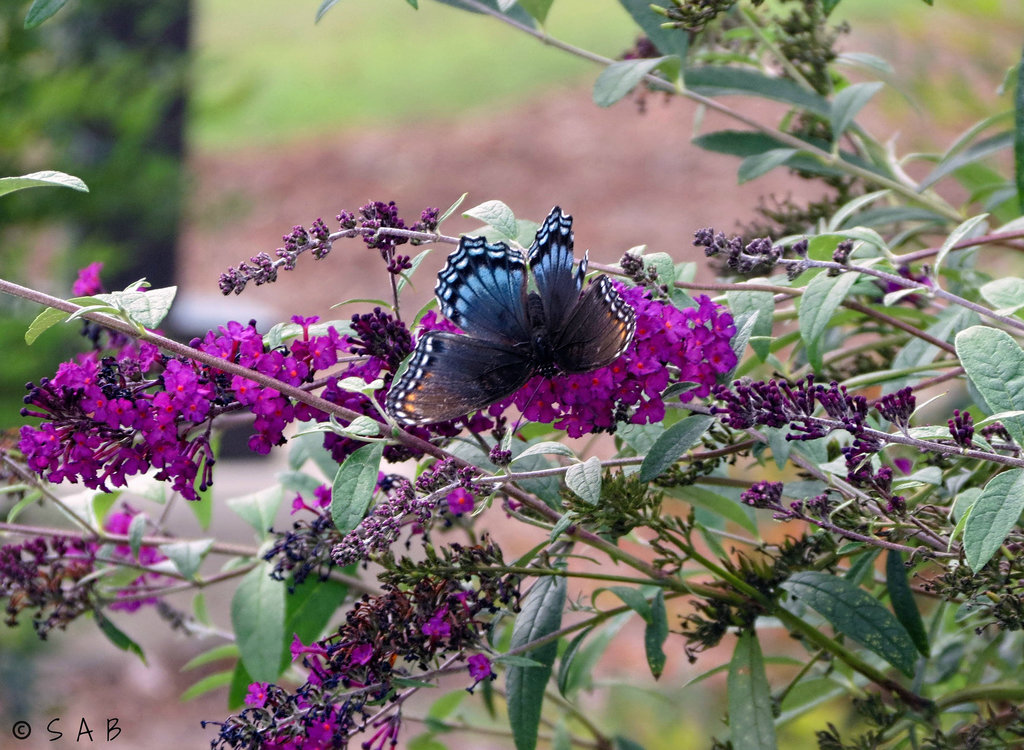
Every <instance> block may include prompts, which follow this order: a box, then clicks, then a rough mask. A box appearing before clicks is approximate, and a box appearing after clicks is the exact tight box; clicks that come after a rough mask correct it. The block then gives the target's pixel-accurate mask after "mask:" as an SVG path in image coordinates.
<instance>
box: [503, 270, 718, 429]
mask: <svg viewBox="0 0 1024 750" xmlns="http://www.w3.org/2000/svg"><path fill="white" fill-rule="evenodd" d="M616 288H617V289H618V291H619V294H621V295H622V296H623V298H624V299H625V300H626V302H628V303H629V304H630V305H631V306H632V307H633V309H634V310H635V311H636V332H635V333H634V334H633V340H632V342H631V343H630V345H629V347H628V348H627V349H626V351H625V352H624V353H623V354H622V356H621V357H619V358H618V359H617V360H615V362H613V363H612V364H610V365H608V366H607V367H602V368H601V369H598V370H594V371H593V372H588V373H583V374H580V375H558V376H555V377H553V378H544V377H543V376H537V377H535V378H532V379H531V380H530V382H528V383H527V384H526V385H525V386H523V388H522V389H520V390H519V391H517V392H516V393H515V394H513V395H512V396H510V397H509V398H508V399H505V400H503V401H499V402H498V403H496V404H493V405H492V406H490V407H488V409H487V413H488V414H490V415H492V416H497V415H499V414H501V413H502V412H503V411H504V410H505V409H506V408H507V407H508V406H509V405H510V404H514V405H515V406H516V407H518V408H519V409H520V410H521V411H522V413H523V415H524V416H525V417H526V418H527V419H529V420H531V421H534V422H542V423H545V424H551V423H554V426H555V427H557V428H558V429H561V430H565V431H566V432H567V433H568V434H569V436H570V437H580V436H581V435H585V434H587V433H592V432H602V431H611V430H613V429H614V426H615V424H616V422H619V421H629V422H631V423H633V424H647V423H651V422H660V421H661V420H663V419H664V418H665V401H664V399H663V397H662V393H663V392H664V391H665V389H666V388H667V387H669V386H670V385H672V384H674V383H692V384H693V387H690V388H687V390H685V391H683V392H682V393H681V394H680V396H679V399H680V400H681V401H683V402H686V401H690V400H691V399H694V398H703V397H705V396H707V395H708V394H709V393H710V392H711V389H712V387H713V386H714V385H715V382H716V380H717V378H718V376H719V375H721V374H723V373H726V372H729V371H730V370H732V368H733V367H735V366H736V355H735V353H734V352H733V350H732V347H731V346H730V341H731V340H732V337H733V335H735V333H736V326H735V325H734V323H733V319H732V315H730V314H729V313H728V311H726V310H725V309H724V308H723V307H721V306H719V305H716V304H715V303H714V302H712V301H711V300H710V299H709V298H707V297H705V296H700V297H698V298H697V300H696V302H697V306H696V307H687V308H684V309H682V310H681V309H679V308H677V307H675V306H673V305H671V304H669V303H667V302H663V301H661V300H657V299H651V298H649V297H648V296H647V294H646V293H645V291H644V290H643V289H642V288H641V287H626V286H623V285H621V284H616Z"/></svg>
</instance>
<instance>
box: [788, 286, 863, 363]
mask: <svg viewBox="0 0 1024 750" xmlns="http://www.w3.org/2000/svg"><path fill="white" fill-rule="evenodd" d="M858 278H860V274H859V273H857V272H855V271H853V272H850V271H848V272H846V273H841V274H839V275H838V276H829V275H828V274H826V273H819V274H818V275H817V276H815V277H814V278H813V279H811V283H810V284H808V285H807V290H806V291H805V292H804V295H803V297H801V299H800V312H799V320H800V337H801V338H802V339H803V340H804V344H805V345H806V346H807V353H808V357H809V358H810V360H811V364H812V366H813V367H814V368H815V369H821V352H820V351H819V348H818V345H819V343H820V341H821V337H822V335H823V334H824V333H825V330H826V329H827V328H828V322H829V320H831V319H832V315H833V314H834V313H835V311H836V310H838V309H839V306H840V305H841V304H842V303H843V300H844V299H846V295H847V294H848V293H849V291H850V288H851V287H852V286H853V284H854V282H856V281H857V279H858Z"/></svg>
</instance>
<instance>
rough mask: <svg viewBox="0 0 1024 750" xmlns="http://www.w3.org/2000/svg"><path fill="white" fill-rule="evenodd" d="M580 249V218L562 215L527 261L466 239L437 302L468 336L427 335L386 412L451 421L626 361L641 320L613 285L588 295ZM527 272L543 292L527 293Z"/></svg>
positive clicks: (540, 235) (500, 246)
mask: <svg viewBox="0 0 1024 750" xmlns="http://www.w3.org/2000/svg"><path fill="white" fill-rule="evenodd" d="M572 244H573V236H572V217H571V216H566V215H564V214H563V213H562V209H560V208H559V207H558V206H555V207H554V208H553V209H551V213H550V214H548V217H547V219H545V220H544V224H543V225H542V226H541V228H540V229H539V230H538V231H537V236H536V238H535V239H534V241H533V245H531V246H530V249H529V251H528V253H527V256H526V258H524V257H523V254H522V253H521V252H519V251H518V250H513V249H512V248H510V247H509V246H508V245H506V244H505V243H504V242H496V243H493V244H492V243H488V242H487V241H486V240H485V239H484V238H483V237H463V238H462V239H461V240H460V241H459V247H458V249H457V250H455V251H454V252H453V253H452V254H451V255H449V256H448V263H447V264H446V265H445V267H444V269H443V270H442V271H441V273H440V274H438V277H437V285H436V286H435V287H434V293H435V294H436V295H437V300H438V303H439V304H440V307H441V312H442V313H444V315H445V316H446V317H447V318H448V319H449V320H450V321H451V322H452V323H454V324H455V325H457V326H458V327H459V328H461V329H462V330H463V331H465V335H462V334H456V333H450V332H447V331H428V332H426V333H424V334H423V335H422V336H420V339H419V341H418V343H417V344H416V348H415V350H413V353H412V355H411V357H410V358H409V365H408V368H407V369H406V370H405V372H404V374H402V376H401V377H399V378H398V380H397V381H396V382H395V383H394V384H392V386H391V390H390V391H389V392H388V395H387V400H386V404H385V406H386V408H387V411H388V413H389V414H391V415H392V416H393V417H394V418H395V419H396V420H398V421H399V422H400V423H402V424H428V423H431V422H443V421H445V420H448V419H455V418H456V417H461V416H463V415H465V414H468V413H470V412H472V411H476V410H477V409H482V408H483V407H485V406H488V405H489V404H492V403H494V402H495V401H500V400H501V399H503V398H505V397H506V396H508V395H510V394H512V393H515V392H516V391H517V390H519V389H520V388H522V387H523V385H525V384H526V381H528V380H529V379H530V378H531V377H533V376H534V375H544V376H545V377H550V376H552V375H555V374H556V373H559V372H562V373H581V372H590V371H591V370H596V369H598V368H599V367H604V366H606V365H609V364H611V363H612V362H613V361H614V360H615V359H616V358H618V356H619V355H620V354H622V352H623V351H625V349H626V347H627V346H629V342H630V341H631V340H632V338H633V331H634V329H635V328H636V313H635V312H634V311H633V308H632V307H630V306H629V305H628V304H627V303H626V301H625V300H623V299H622V297H621V296H620V295H619V293H618V291H616V289H615V287H614V286H613V285H612V282H611V280H610V279H609V278H608V277H607V276H604V275H601V276H598V277H597V278H596V279H594V280H593V281H592V282H591V284H590V286H589V287H587V291H586V292H585V293H582V290H583V277H584V275H585V274H586V272H587V257H586V256H584V258H583V261H582V262H581V263H580V264H579V266H578V267H577V268H576V272H575V273H573V270H572V266H573V260H574V259H573V252H572ZM527 265H529V270H530V271H531V272H532V274H533V278H534V281H535V283H536V291H529V290H528V289H527V284H528V282H527ZM581 293H582V294H581Z"/></svg>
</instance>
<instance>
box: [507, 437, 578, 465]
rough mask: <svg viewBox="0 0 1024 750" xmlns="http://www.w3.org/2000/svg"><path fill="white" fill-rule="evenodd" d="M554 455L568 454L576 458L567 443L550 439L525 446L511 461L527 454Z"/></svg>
mask: <svg viewBox="0 0 1024 750" xmlns="http://www.w3.org/2000/svg"><path fill="white" fill-rule="evenodd" d="M549 454H550V455H556V456H569V457H570V458H576V453H575V452H574V451H573V449H572V448H570V447H569V446H567V445H563V444H562V443H556V442H554V441H552V440H545V441H544V442H541V443H535V444H533V445H531V446H530V447H528V448H525V449H524V450H523V452H522V453H520V454H519V455H518V456H516V457H515V458H513V459H512V463H515V462H516V461H518V460H519V459H521V458H526V457H528V456H541V455H549Z"/></svg>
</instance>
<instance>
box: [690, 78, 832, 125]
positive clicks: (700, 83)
mask: <svg viewBox="0 0 1024 750" xmlns="http://www.w3.org/2000/svg"><path fill="white" fill-rule="evenodd" d="M685 76H686V87H687V88H689V89H690V90H691V91H694V92H696V93H698V94H703V95H704V96H712V97H714V96H727V95H731V94H741V95H745V96H753V97H757V98H761V99H771V100H773V101H777V102H783V103H785V104H792V105H793V106H796V107H799V108H800V109H806V110H807V111H808V112H812V113H814V114H816V115H820V116H821V117H831V115H832V106H831V105H830V104H829V103H828V101H827V100H826V99H825V98H824V97H822V96H819V95H818V94H815V93H814V92H811V91H808V90H807V89H805V88H804V87H803V86H801V85H800V84H798V83H796V82H794V81H791V80H789V79H787V78H773V77H771V76H767V75H765V74H764V73H759V72H756V71H753V70H743V69H740V68H726V67H720V66H717V65H714V66H712V65H708V66H702V67H697V68H687V70H686V73H685Z"/></svg>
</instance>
